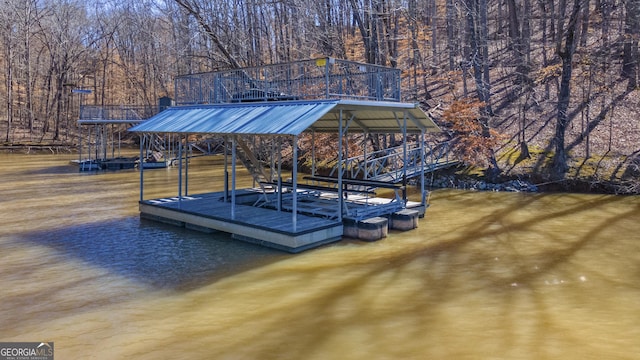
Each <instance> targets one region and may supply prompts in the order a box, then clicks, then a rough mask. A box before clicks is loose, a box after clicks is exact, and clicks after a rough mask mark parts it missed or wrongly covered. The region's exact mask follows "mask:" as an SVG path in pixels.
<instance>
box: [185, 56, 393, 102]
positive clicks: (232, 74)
mask: <svg viewBox="0 0 640 360" xmlns="http://www.w3.org/2000/svg"><path fill="white" fill-rule="evenodd" d="M175 98H176V100H175V101H176V102H175V103H176V105H194V104H218V103H231V102H251V101H278V100H318V99H352V100H370V101H396V102H397V101H400V100H401V99H400V70H399V69H394V68H389V67H384V66H378V65H371V64H365V63H359V62H354V61H346V60H339V59H334V58H319V59H312V60H302V61H295V62H289V63H284V64H273V65H265V66H259V67H250V68H242V69H234V70H226V71H217V72H210V73H201V74H191V75H183V76H179V77H177V78H176V81H175Z"/></svg>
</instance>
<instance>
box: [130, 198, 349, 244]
mask: <svg viewBox="0 0 640 360" xmlns="http://www.w3.org/2000/svg"><path fill="white" fill-rule="evenodd" d="M257 196H259V194H256V193H251V192H246V191H239V196H238V198H244V200H243V201H237V202H236V206H235V210H236V211H235V214H232V212H231V203H230V202H223V201H221V199H222V197H223V193H206V194H196V195H191V196H187V197H182V198H181V199H179V198H164V199H153V200H144V201H141V202H140V213H141V216H142V217H145V218H150V219H153V220H159V221H164V222H168V223H172V224H176V225H181V226H188V227H194V228H202V229H212V230H218V231H224V232H227V233H230V234H232V235H233V236H234V237H235V238H238V239H241V240H245V241H250V242H257V243H260V244H263V245H267V246H272V247H275V248H279V249H283V250H286V251H290V252H299V251H302V250H306V249H309V248H312V247H316V246H320V245H322V244H326V243H329V242H333V241H337V240H340V239H341V238H342V233H343V225H342V223H341V222H340V221H338V220H335V219H334V220H331V219H326V218H322V217H314V216H307V215H303V214H297V216H296V223H295V228H294V223H293V218H292V213H291V212H287V211H277V210H274V209H268V208H260V207H255V206H252V205H243V203H252V200H251V199H250V197H257Z"/></svg>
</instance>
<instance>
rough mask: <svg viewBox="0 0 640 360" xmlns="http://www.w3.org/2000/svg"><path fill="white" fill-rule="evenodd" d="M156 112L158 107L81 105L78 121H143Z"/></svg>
mask: <svg viewBox="0 0 640 360" xmlns="http://www.w3.org/2000/svg"><path fill="white" fill-rule="evenodd" d="M158 111H159V109H158V106H144V105H82V106H81V107H80V120H145V119H148V118H150V117H152V116H153V115H155V114H157V113H158Z"/></svg>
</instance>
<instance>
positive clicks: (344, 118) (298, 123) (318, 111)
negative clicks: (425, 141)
mask: <svg viewBox="0 0 640 360" xmlns="http://www.w3.org/2000/svg"><path fill="white" fill-rule="evenodd" d="M347 123H349V124H350V125H349V128H350V129H352V130H353V129H354V128H360V129H361V130H362V131H365V132H381V133H384V132H389V133H393V132H401V131H402V129H403V128H405V127H406V128H405V130H406V131H407V132H411V133H420V132H421V131H424V132H439V131H440V129H439V128H438V126H437V125H436V124H435V123H434V122H433V120H431V119H430V118H429V116H428V115H427V114H425V113H424V112H423V111H422V110H421V109H420V108H419V107H418V106H417V105H416V104H409V103H397V102H376V101H352V100H314V101H306V100H305V101H272V102H260V103H237V104H213V105H198V106H179V107H173V108H169V109H167V110H164V111H163V112H161V113H159V114H157V115H155V116H153V117H152V118H150V119H149V120H147V121H145V122H143V123H141V124H138V125H136V126H134V127H132V128H131V129H129V131H132V132H142V133H186V134H218V135H231V134H247V135H250V134H251V135H300V134H301V133H302V132H304V131H305V130H308V129H313V130H315V131H319V132H337V131H338V128H339V127H340V126H343V127H345V126H347Z"/></svg>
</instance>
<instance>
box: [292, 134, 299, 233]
mask: <svg viewBox="0 0 640 360" xmlns="http://www.w3.org/2000/svg"><path fill="white" fill-rule="evenodd" d="M291 180H292V181H293V211H292V215H291V216H292V219H291V222H292V223H293V231H297V226H298V137H297V136H295V135H294V136H293V179H291Z"/></svg>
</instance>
